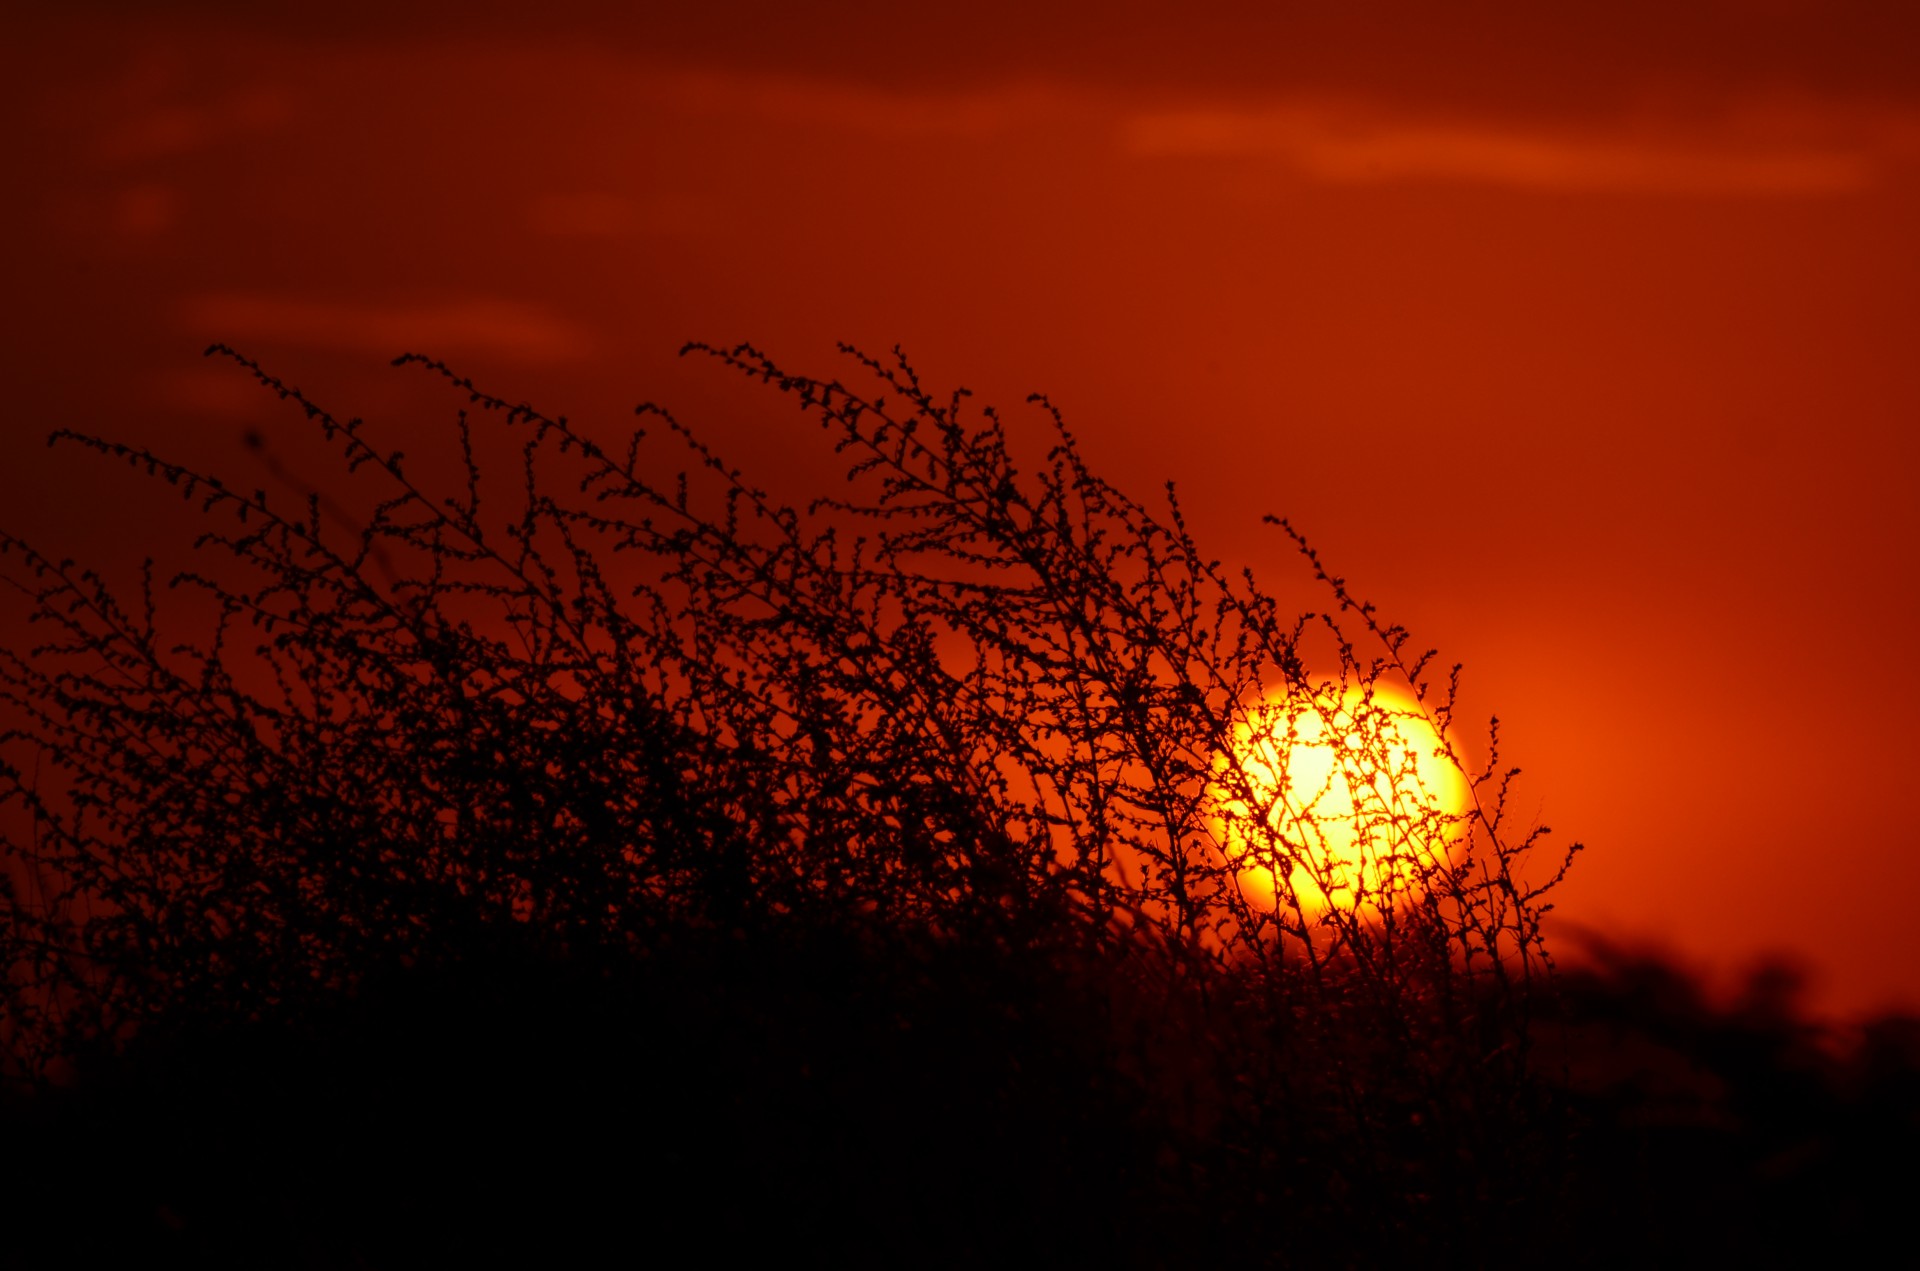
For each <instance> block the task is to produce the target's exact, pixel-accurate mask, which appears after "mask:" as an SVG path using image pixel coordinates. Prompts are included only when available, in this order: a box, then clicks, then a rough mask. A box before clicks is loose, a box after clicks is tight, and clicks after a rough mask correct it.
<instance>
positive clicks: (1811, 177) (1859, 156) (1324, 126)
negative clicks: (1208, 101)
mask: <svg viewBox="0 0 1920 1271" xmlns="http://www.w3.org/2000/svg"><path fill="white" fill-rule="evenodd" d="M1120 144H1121V147H1122V149H1123V150H1124V151H1126V152H1127V153H1130V154H1133V155H1136V156H1139V157H1142V158H1166V157H1180V156H1186V157H1201V158H1235V159H1266V160H1271V161H1275V162H1278V163H1281V164H1284V165H1285V166H1287V167H1289V168H1291V169H1293V170H1294V171H1295V172H1297V173H1298V174H1300V175H1301V176H1303V177H1305V178H1307V179H1309V180H1313V181H1319V182H1323V183H1327V184H1345V185H1352V184H1385V183H1392V182H1411V181H1428V182H1432V181H1456V182H1464V183H1470V184H1477V185H1492V186H1501V187H1506V188H1509V189H1516V190H1535V191H1548V192H1551V191H1567V192H1606V191H1616V192H1623V193H1645V194H1700V195H1727V194H1736V195H1773V196H1795V195H1798V196H1807V195H1814V196H1819V195H1841V194H1851V193H1855V192H1857V191H1860V190H1864V189H1866V188H1868V187H1870V186H1872V185H1873V184H1874V183H1875V181H1876V179H1877V176H1878V173H1877V165H1876V163H1875V161H1874V160H1873V159H1872V158H1871V157H1870V156H1868V155H1867V154H1864V153H1861V152H1858V151H1854V150H1850V149H1843V148H1822V147H1818V146H1792V147H1789V146H1777V145H1775V146H1767V145H1735V144H1731V143H1725V142H1721V143H1715V142H1711V141H1709V142H1703V143H1689V142H1682V141H1675V140H1666V139H1661V138H1646V137H1638V136H1616V137H1608V136H1599V137H1594V136H1585V137H1576V136H1565V135H1556V134H1553V133H1550V132H1545V131H1527V130H1522V129H1510V128H1502V127H1499V126H1478V127H1476V126H1469V125H1436V124H1429V123H1425V122H1364V123H1363V122H1356V121H1352V120H1348V119H1343V118H1341V117H1340V116H1338V115H1336V114H1335V113H1333V112H1331V111H1327V110H1324V109H1316V108H1311V107H1284V108H1275V109H1268V110H1259V111H1235V110H1172V111H1159V112H1145V113H1140V114H1136V115H1133V116H1131V117H1130V118H1128V119H1127V120H1126V121H1125V122H1124V123H1123V125H1122V127H1121V130H1120Z"/></svg>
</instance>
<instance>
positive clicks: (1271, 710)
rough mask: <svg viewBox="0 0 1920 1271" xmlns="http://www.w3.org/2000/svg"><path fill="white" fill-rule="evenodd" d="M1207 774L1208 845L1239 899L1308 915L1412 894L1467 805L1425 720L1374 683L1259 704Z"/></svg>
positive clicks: (1415, 706)
mask: <svg viewBox="0 0 1920 1271" xmlns="http://www.w3.org/2000/svg"><path fill="white" fill-rule="evenodd" d="M1219 771H1220V778H1219V781H1218V786H1217V788H1218V789H1219V790H1220V792H1221V793H1220V798H1221V809H1222V810H1221V814H1220V816H1219V818H1218V822H1217V823H1218V825H1219V827H1220V841H1221V842H1222V844H1223V845H1224V847H1225V850H1226V853H1227V857H1228V859H1229V860H1230V861H1232V862H1234V863H1235V864H1236V865H1237V866H1238V872H1239V879H1240V885H1241V889H1242V891H1243V893H1244V894H1245V895H1246V897H1247V899H1248V900H1250V901H1252V902H1253V903H1254V904H1256V905H1258V906H1259V907H1261V908H1264V909H1273V908H1277V907H1278V908H1293V907H1295V905H1297V906H1298V908H1299V909H1300V911H1301V912H1302V913H1303V914H1304V915H1308V916H1312V915H1317V914H1321V913H1324V912H1325V911H1326V910H1328V909H1329V908H1332V907H1335V906H1338V907H1339V908H1340V909H1342V910H1346V911H1350V912H1352V911H1358V910H1360V909H1362V908H1363V907H1364V908H1369V909H1373V910H1379V909H1383V908H1387V907H1389V906H1391V905H1392V904H1393V903H1394V901H1395V900H1396V899H1399V898H1404V897H1405V896H1407V895H1409V894H1413V893H1417V892H1419V891H1421V890H1424V883H1425V880H1426V879H1427V878H1428V876H1429V875H1430V873H1431V871H1432V870H1433V869H1435V868H1436V867H1438V866H1440V865H1442V864H1444V863H1445V862H1446V860H1447V858H1448V854H1449V852H1450V850H1451V846H1452V844H1453V842H1454V841H1455V839H1456V838H1457V837H1458V835H1459V833H1460V828H1461V824H1462V822H1463V820H1464V819H1465V817H1466V814H1467V810H1468V808H1469V806H1470V804H1471V799H1470V793H1471V792H1470V790H1469V788H1468V784H1467V780H1466V777H1465V775H1464V774H1463V773H1462V771H1461V770H1460V767H1459V766H1458V764H1456V763H1455V762H1454V760H1453V759H1451V758H1449V757H1448V755H1447V753H1446V746H1445V744H1444V742H1443V741H1442V739H1441V736H1440V733H1439V732H1438V730H1436V729H1435V727H1434V726H1433V724H1432V722H1430V720H1429V719H1428V717H1427V714H1426V712H1425V711H1424V710H1422V709H1421V707H1420V705H1419V703H1418V702H1416V701H1415V699H1414V698H1413V696H1412V695H1411V694H1409V693H1407V692H1405V691H1403V690H1399V689H1395V688H1392V687H1390V686H1388V685H1385V684H1374V685H1372V686H1370V687H1366V688H1362V687H1357V686H1356V687H1350V688H1347V689H1345V690H1344V691H1342V690H1339V689H1338V688H1336V687H1334V686H1330V685H1323V686H1321V687H1320V688H1318V689H1317V690H1315V691H1314V692H1312V693H1307V692H1294V693H1291V694H1288V695H1287V696H1285V697H1280V698H1275V699H1271V700H1269V701H1267V702H1266V703H1264V704H1263V705H1262V706H1261V707H1259V708H1258V709H1256V710H1254V711H1253V712H1251V713H1250V714H1249V715H1248V717H1247V718H1246V719H1244V720H1243V721H1242V722H1241V723H1240V724H1239V725H1238V726H1237V727H1236V729H1235V740H1234V751H1233V755H1232V756H1231V758H1223V759H1222V761H1221V764H1220V769H1219ZM1283 871H1284V874H1285V877H1286V879H1287V886H1286V887H1284V888H1283V887H1282V886H1281V885H1280V882H1279V879H1280V876H1281V875H1282V873H1283ZM1289 892H1290V893H1291V897H1292V899H1291V900H1289V899H1288V893H1289Z"/></svg>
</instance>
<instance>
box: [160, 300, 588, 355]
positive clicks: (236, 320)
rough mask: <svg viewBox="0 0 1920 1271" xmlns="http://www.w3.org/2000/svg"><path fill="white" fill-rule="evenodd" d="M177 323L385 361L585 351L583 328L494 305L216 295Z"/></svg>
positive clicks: (545, 313) (232, 337)
mask: <svg viewBox="0 0 1920 1271" xmlns="http://www.w3.org/2000/svg"><path fill="white" fill-rule="evenodd" d="M181 318H182V321H183V322H184V324H185V325H186V326H187V327H188V328H189V329H190V330H192V332H193V333H194V334H195V335H196V336H198V337H201V338H205V339H216V340H228V341H245V340H252V341H261V342H266V343H273V344H286V345H293V346H296V347H303V348H315V349H334V350H341V351H346V352H352V353H374V354H379V355H382V356H389V357H390V356H393V355H394V354H397V353H401V352H405V351H409V350H412V351H417V352H422V353H436V354H437V353H448V354H453V353H481V354H488V355H492V356H498V357H502V358H506V359H509V360H512V361H517V362H522V363H549V362H560V361H567V360H570V359H573V358H577V357H580V356H583V355H584V354H586V353H587V352H588V351H589V350H590V347H591V343H592V342H591V339H590V337H589V335H588V333H587V332H586V331H585V330H584V329H583V328H581V327H580V326H579V325H577V324H575V323H573V322H571V321H569V320H567V319H565V318H563V317H560V316H559V315H557V314H555V313H553V312H551V311H549V310H548V309H546V308H543V307H541V306H539V305H528V304H518V303H515V302H513V301H508V300H498V299H472V300H461V301H453V302H448V303H444V304H432V305H382V304H364V303H349V302H340V301H319V300H303V299H299V298H296V297H288V296H273V295H259V294H244V293H223V294H215V295H201V296H195V297H192V298H190V299H189V300H187V301H186V303H185V304H184V305H183V306H182V310H181Z"/></svg>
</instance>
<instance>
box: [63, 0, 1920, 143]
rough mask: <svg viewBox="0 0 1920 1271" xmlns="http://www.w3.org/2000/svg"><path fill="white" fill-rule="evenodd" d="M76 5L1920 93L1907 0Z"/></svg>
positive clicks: (1440, 88)
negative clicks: (1902, 0)
mask: <svg viewBox="0 0 1920 1271" xmlns="http://www.w3.org/2000/svg"><path fill="white" fill-rule="evenodd" d="M60 13H61V14H62V15H64V16H61V17H58V18H56V17H54V16H52V11H51V10H49V11H48V16H47V17H46V18H45V19H43V20H47V21H63V22H70V21H90V22H92V23H93V24H95V25H96V26H97V27H99V28H101V29H102V30H103V31H104V30H106V29H109V28H113V27H120V28H125V27H127V26H129V25H134V26H138V27H140V28H143V29H152V28H154V27H163V28H165V27H170V28H174V29H177V30H179V31H181V32H183V33H187V32H195V33H213V32H222V31H224V32H231V33H244V34H251V35H255V36H266V37H279V38H286V39H293V40H310V39H321V40H329V39H380V40H387V39H421V38H431V39H447V40H459V39H478V40H487V39H497V38H512V39H515V40H528V39H533V40H555V41H586V42H590V43H592V44H593V45H595V46H597V47H613V48H619V49H623V50H626V51H629V52H634V53H640V54H645V55H648V56H651V57H655V58H658V59H661V60H667V61H672V62H675V63H678V64H682V65H689V64H690V65H698V66H707V67H713V68H721V69H739V70H752V71H775V72H787V73H799V74H806V75H810V76H821V77H829V78H836V79H844V80H850V81H857V82H864V83H875V84H883V85H887V86H891V87H903V86H921V87H955V86H960V85H966V84H977V83H980V82H982V81H992V80H1004V79H1008V78H1019V77H1037V78H1047V79H1066V80H1070V81H1078V82H1084V83H1087V84H1089V85H1091V86H1095V87H1102V88H1123V89H1125V90H1126V91H1128V92H1130V93H1135V94H1138V93H1149V94H1154V93H1166V94H1171V95H1179V96H1190V95H1193V94H1195V93H1203V94H1212V95H1222V96H1247V95H1260V94H1271V93H1280V94H1298V93H1311V94H1316V95H1319V94H1351V95H1354V96H1358V97H1363V98H1366V99H1372V100H1382V101H1386V102H1390V103H1393V104H1397V105H1401V106H1420V107H1426V108H1448V109H1452V110H1455V111H1459V112H1465V113H1478V112H1487V111H1494V112H1510V111H1514V110H1524V111H1529V112H1538V113H1548V114H1562V115H1582V114H1591V113H1594V112H1617V111H1619V110H1621V109H1647V108H1656V109H1665V110H1680V111H1685V110H1691V109H1707V110H1712V109H1718V108H1720V107H1721V106H1722V105H1723V104H1724V103H1725V101H1726V100H1727V99H1729V98H1733V99H1748V98H1753V97H1778V96H1783V95H1784V96H1813V97H1817V98H1821V99H1825V100H1836V99H1837V100H1843V101H1849V102H1858V103H1861V104H1881V105H1884V104H1888V103H1891V102H1899V103H1911V102H1914V101H1916V100H1920V7H1917V6H1913V5H1907V4H1899V3H1890V2H1885V0H1825V2H1822V3H1813V2H1811V0H1693V2H1691V3H1688V2H1684V0H1610V2H1608V3H1595V2H1593V0H1583V2H1581V3H1568V4H1540V3H1537V2H1534V0H1481V2H1480V3H1450V4H1434V3H1420V2H1418V0H1385V2H1379V0H1376V2H1373V3H1353V4H1341V5H1329V4H1323V3H1300V2H1296V3H1263V2H1254V0H1238V2H1221V0H1211V2H1206V0H1201V2H1196V3H1180V4H1173V3H1140V2H1136V3H1118V4H1115V3H1102V4H1092V3H1076V4H1051V5H1036V4H1033V3H1032V2H1031V0H969V2H968V3H949V2H939V3H929V4H919V5H899V4H896V3H892V2H891V0H826V2H824V3H813V4H804V5H798V4H793V3H790V2H788V0H732V2H729V3H713V4H683V5H672V6H668V5H646V6H634V5H631V4H625V3H614V2H612V0H554V2H552V3H548V4H544V5H539V6H533V5H526V4H520V3H507V2H504V0H483V2H479V3H476V2H473V0H464V2H462V3H451V2H443V0H429V2H428V3H423V4H414V5H407V6H399V7H396V6H393V5H389V4H382V3H375V2H373V0H338V2H336V3H333V4H328V5H312V6H305V7H304V8H302V9H300V10H298V11H286V10H283V9H280V8H277V7H269V6H260V5H256V4H252V3H242V2H240V0H188V2H187V3H184V4H176V5H173V6H171V7H170V8H169V9H168V10H167V12H166V14H165V15H164V16H156V15H155V14H154V13H153V12H152V6H150V5H148V4H144V3H135V2H134V0H83V2H82V3H79V4H77V5H66V6H63V7H62V9H61V10H60Z"/></svg>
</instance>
